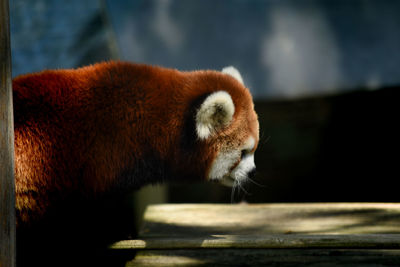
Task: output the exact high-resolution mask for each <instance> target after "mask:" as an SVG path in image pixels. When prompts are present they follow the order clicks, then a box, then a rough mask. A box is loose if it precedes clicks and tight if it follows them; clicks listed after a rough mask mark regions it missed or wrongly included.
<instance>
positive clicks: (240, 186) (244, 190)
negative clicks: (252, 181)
mask: <svg viewBox="0 0 400 267" xmlns="http://www.w3.org/2000/svg"><path fill="white" fill-rule="evenodd" d="M238 186H239V187H238V188H240V189H242V190H243V192H244V193H245V194H246V195H249V196H251V194H250V193H249V192H247V191H246V189H244V187H243V186H242V185H241V184H240V183H239V182H238Z"/></svg>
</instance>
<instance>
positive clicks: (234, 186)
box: [231, 181, 237, 204]
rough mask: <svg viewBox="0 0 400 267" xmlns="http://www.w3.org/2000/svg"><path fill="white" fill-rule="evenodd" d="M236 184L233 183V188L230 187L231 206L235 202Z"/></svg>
mask: <svg viewBox="0 0 400 267" xmlns="http://www.w3.org/2000/svg"><path fill="white" fill-rule="evenodd" d="M236 184H237V182H236V181H235V182H234V183H233V186H232V192H231V204H233V203H234V202H235V191H236V186H237V185H236Z"/></svg>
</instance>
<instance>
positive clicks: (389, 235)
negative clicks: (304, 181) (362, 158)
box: [111, 203, 400, 266]
mask: <svg viewBox="0 0 400 267" xmlns="http://www.w3.org/2000/svg"><path fill="white" fill-rule="evenodd" d="M144 221H145V223H144V225H143V228H142V231H141V232H140V235H139V239H136V240H122V241H119V242H116V243H115V244H113V245H112V246H111V248H112V249H113V250H116V251H117V250H121V251H125V252H126V251H129V250H132V251H137V254H136V256H135V257H133V256H132V260H131V261H128V262H127V265H126V266H207V265H213V266H238V265H240V266H265V265H268V266H278V265H279V266H320V265H323V266H343V265H344V266H346V265H347V266H397V265H399V266H400V204H396V203H321V204H236V205H225V204H178V205H171V204H169V205H153V206H150V207H148V209H147V211H146V213H145V215H144ZM132 255H133V254H132Z"/></svg>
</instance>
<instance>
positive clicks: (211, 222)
mask: <svg viewBox="0 0 400 267" xmlns="http://www.w3.org/2000/svg"><path fill="white" fill-rule="evenodd" d="M144 221H145V224H144V226H143V228H142V230H141V237H151V236H157V237H161V236H167V237H171V235H172V236H189V235H190V236H196V235H211V234H227V235H229V234H235V235H239V234H240V235H244V234H250V235H263V234H288V233H290V234H307V235H310V234H314V235H318V234H400V204H394V203H393V204H390V203H316V204H238V205H230V204H201V205H198V204H177V205H171V204H170V205H153V206H150V207H148V209H147V211H146V213H145V215H144Z"/></svg>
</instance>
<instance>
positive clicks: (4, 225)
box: [0, 0, 16, 267]
mask: <svg viewBox="0 0 400 267" xmlns="http://www.w3.org/2000/svg"><path fill="white" fill-rule="evenodd" d="M10 55H11V49H10V27H9V7H8V0H0V267H12V266H15V253H16V244H15V238H16V237H15V193H14V190H15V189H14V127H13V105H12V90H11V59H10Z"/></svg>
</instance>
